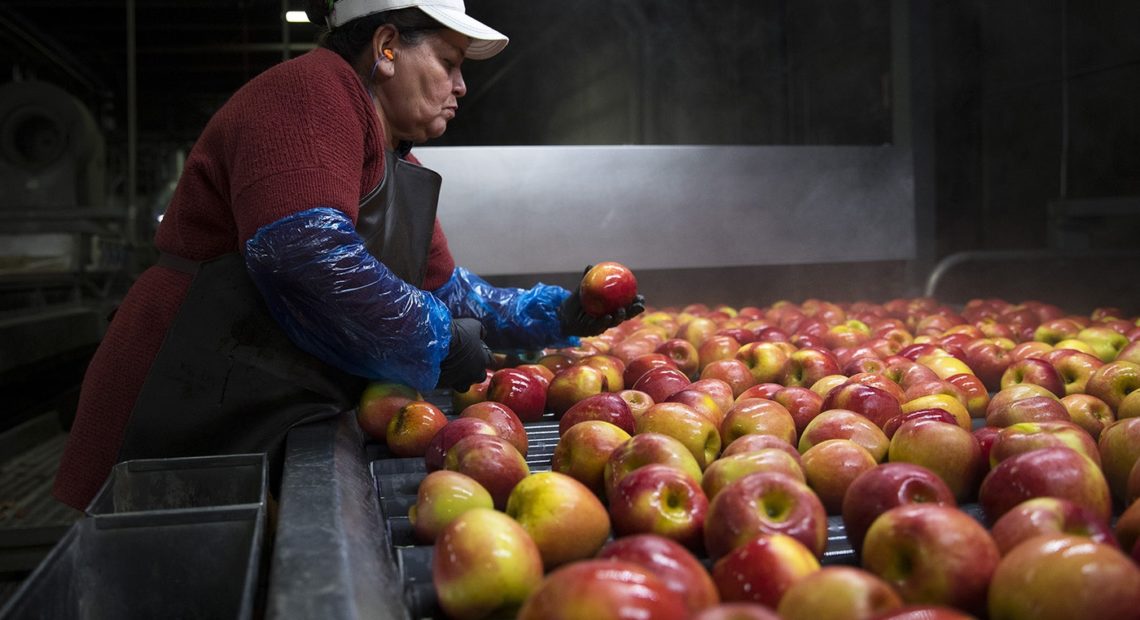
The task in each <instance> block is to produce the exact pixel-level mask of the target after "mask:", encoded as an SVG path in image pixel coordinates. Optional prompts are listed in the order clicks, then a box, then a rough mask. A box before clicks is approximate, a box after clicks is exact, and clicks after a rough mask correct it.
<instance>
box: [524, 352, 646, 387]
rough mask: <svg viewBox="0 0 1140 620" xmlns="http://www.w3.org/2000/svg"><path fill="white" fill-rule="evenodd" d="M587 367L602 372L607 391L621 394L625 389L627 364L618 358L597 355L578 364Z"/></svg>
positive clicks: (552, 376) (552, 377)
mask: <svg viewBox="0 0 1140 620" xmlns="http://www.w3.org/2000/svg"><path fill="white" fill-rule="evenodd" d="M578 363H579V364H583V365H585V366H593V367H594V368H597V369H598V370H600V371H602V375H603V376H604V377H605V378H606V391H608V392H620V391H622V390H623V389H624V388H625V380H624V378H623V377H624V376H625V362H623V361H621V359H619V358H618V357H615V356H613V355H604V354H596V355H591V356H589V357H586V358H583V359H582V361H580V362H578ZM520 368H522V367H521V366H520ZM548 379H549V380H550V381H553V380H554V375H553V374H552V375H550V377H548Z"/></svg>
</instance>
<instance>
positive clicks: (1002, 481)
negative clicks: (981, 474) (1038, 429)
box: [978, 448, 1112, 523]
mask: <svg viewBox="0 0 1140 620" xmlns="http://www.w3.org/2000/svg"><path fill="white" fill-rule="evenodd" d="M1043 496H1051V497H1059V498H1061V499H1068V500H1071V501H1073V502H1075V503H1077V504H1080V505H1082V506H1085V507H1087V508H1089V509H1091V510H1092V511H1093V512H1094V513H1095V514H1096V515H1098V516H1100V517H1101V518H1103V519H1106V520H1107V519H1109V518H1111V516H1112V496H1111V495H1110V493H1109V487H1108V483H1107V482H1106V481H1105V476H1104V474H1103V473H1101V470H1100V468H1099V467H1097V466H1096V464H1095V463H1093V462H1092V461H1091V460H1089V459H1088V458H1087V457H1085V456H1084V455H1083V454H1081V453H1080V452H1077V451H1076V450H1071V449H1069V448H1039V449H1037V450H1032V451H1030V452H1023V453H1021V454H1017V455H1014V456H1011V457H1009V458H1007V459H1005V460H1004V461H1002V462H1000V463H998V464H997V466H995V467H994V468H993V469H991V470H990V472H989V473H988V474H986V477H985V479H984V480H982V485H981V487H980V488H979V489H978V503H980V504H981V506H982V510H983V512H985V515H986V519H987V520H988V521H989V523H995V522H996V521H997V520H998V519H1000V518H1001V517H1002V515H1004V514H1005V513H1006V512H1008V511H1009V510H1011V509H1012V508H1013V507H1014V506H1016V505H1018V504H1020V503H1021V502H1023V501H1025V500H1027V499H1032V498H1034V497H1043Z"/></svg>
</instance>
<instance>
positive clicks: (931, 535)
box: [861, 503, 1001, 614]
mask: <svg viewBox="0 0 1140 620" xmlns="http://www.w3.org/2000/svg"><path fill="white" fill-rule="evenodd" d="M1000 559H1001V554H1000V552H999V551H998V548H997V544H996V543H994V541H993V538H992V537H991V536H990V534H989V532H987V531H986V529H985V528H984V527H982V525H981V524H980V523H978V522H977V521H975V520H974V519H973V517H971V516H970V515H968V514H966V513H965V512H962V511H961V510H959V509H957V508H954V507H950V506H943V505H939V504H929V503H922V504H906V505H903V506H898V507H896V508H892V509H890V510H888V511H887V512H885V513H883V514H882V515H880V516H879V518H877V519H875V521H874V522H873V523H871V527H870V529H868V530H867V535H866V537H865V538H864V539H863V553H862V559H861V562H862V566H863V568H865V569H867V570H869V571H870V572H872V573H874V574H876V575H878V576H879V577H881V578H883V579H884V580H886V581H887V582H888V583H890V584H891V585H892V586H894V588H895V590H896V591H897V592H898V593H899V594H900V595H901V596H902V599H903V600H904V601H905V602H907V603H925V604H936V605H949V606H952V607H956V608H958V609H961V610H963V611H967V612H969V613H975V614H976V613H979V612H981V611H983V610H984V609H985V604H986V588H987V586H988V585H989V581H990V575H992V574H993V571H994V569H995V568H996V567H997V564H998V561H999V560H1000Z"/></svg>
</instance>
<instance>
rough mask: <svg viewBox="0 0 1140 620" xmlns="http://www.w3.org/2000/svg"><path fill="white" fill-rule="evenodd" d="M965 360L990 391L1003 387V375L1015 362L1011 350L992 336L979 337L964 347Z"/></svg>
mask: <svg viewBox="0 0 1140 620" xmlns="http://www.w3.org/2000/svg"><path fill="white" fill-rule="evenodd" d="M962 354H963V356H964V361H965V362H966V365H967V366H969V367H970V370H972V371H973V372H974V374H975V375H978V378H979V379H981V380H982V383H984V384H985V385H986V387H987V388H988V389H989V390H990V391H997V390H1000V389H1001V376H1002V375H1003V374H1004V373H1005V369H1006V368H1008V367H1009V365H1010V364H1011V363H1013V358H1011V357H1010V355H1009V351H1008V350H1006V349H1005V348H1004V347H1002V346H1001V345H1000V344H998V343H997V342H995V341H994V340H993V339H992V338H979V339H978V340H975V341H973V342H971V343H969V344H967V345H966V346H965V347H964V348H963V349H962Z"/></svg>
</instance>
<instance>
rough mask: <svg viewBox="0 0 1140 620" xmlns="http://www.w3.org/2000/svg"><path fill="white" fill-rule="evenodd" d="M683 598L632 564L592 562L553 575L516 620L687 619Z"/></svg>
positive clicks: (527, 602)
mask: <svg viewBox="0 0 1140 620" xmlns="http://www.w3.org/2000/svg"><path fill="white" fill-rule="evenodd" d="M687 616H688V608H687V607H686V605H685V598H684V597H683V596H682V595H680V594H678V593H677V592H676V591H674V590H672V589H671V588H670V587H669V584H668V583H666V582H665V580H664V579H662V578H660V577H658V576H657V575H655V574H653V572H652V571H650V570H649V569H647V568H645V567H643V566H641V565H639V564H634V563H633V562H627V561H624V560H614V559H604V560H603V559H591V560H583V561H581V562H574V563H573V564H569V565H566V566H563V567H561V568H559V569H557V570H555V571H553V572H551V573H549V574H548V575H547V576H546V578H545V579H544V580H543V581H542V584H541V585H539V586H538V588H537V589H536V590H535V591H534V593H533V594H531V596H530V598H528V599H527V600H526V603H525V604H524V605H523V606H522V609H521V610H519V613H518V616H517V619H516V620H578V619H581V618H589V619H590V620H625V619H627V618H654V619H660V620H684V618H686V617H687Z"/></svg>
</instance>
